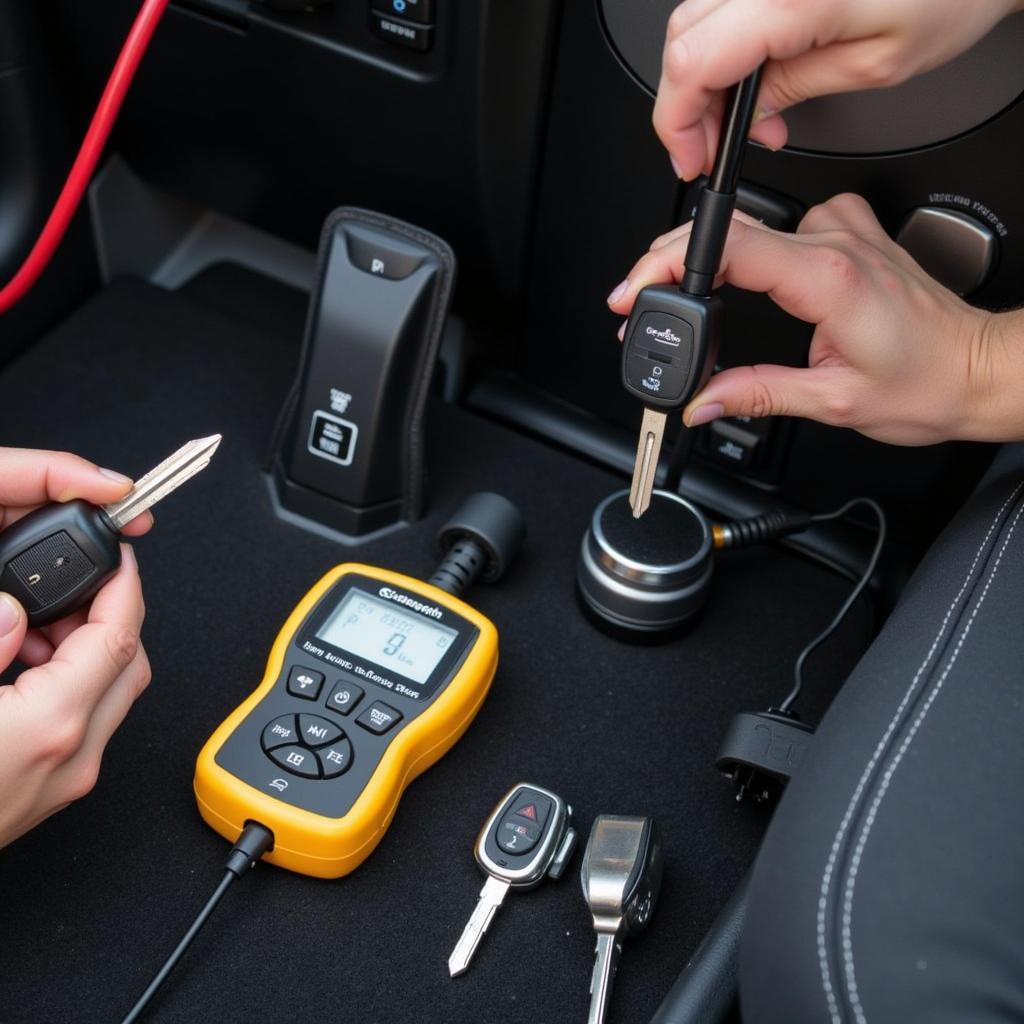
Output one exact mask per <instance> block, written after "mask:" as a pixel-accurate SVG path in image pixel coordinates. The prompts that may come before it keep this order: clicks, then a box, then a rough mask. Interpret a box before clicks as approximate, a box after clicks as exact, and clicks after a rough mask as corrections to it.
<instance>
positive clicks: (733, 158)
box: [708, 65, 764, 195]
mask: <svg viewBox="0 0 1024 1024" xmlns="http://www.w3.org/2000/svg"><path fill="white" fill-rule="evenodd" d="M763 71H764V65H761V67H759V68H755V70H754V71H753V72H752V73H751V74H750V75H748V76H747V77H746V78H744V79H743V81H742V82H740V83H739V85H737V86H735V87H734V89H733V91H732V95H731V96H730V97H729V99H730V104H729V114H728V117H726V119H725V122H724V123H723V125H722V141H721V142H720V143H719V146H718V155H717V157H716V159H715V166H714V167H713V168H712V170H711V180H710V181H709V182H708V188H710V189H711V190H712V191H713V192H726V193H732V194H733V195H735V194H736V188H737V186H738V185H739V183H740V168H741V167H742V166H743V147H744V146H745V145H746V142H747V136H748V135H749V134H750V126H751V125H752V124H753V122H754V111H755V109H756V104H757V94H758V92H759V91H760V89H761V74H762V72H763Z"/></svg>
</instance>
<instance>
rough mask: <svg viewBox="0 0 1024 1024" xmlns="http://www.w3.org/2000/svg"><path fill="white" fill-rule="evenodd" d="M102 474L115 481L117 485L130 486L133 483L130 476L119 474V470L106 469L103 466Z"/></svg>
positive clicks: (101, 468)
mask: <svg viewBox="0 0 1024 1024" xmlns="http://www.w3.org/2000/svg"><path fill="white" fill-rule="evenodd" d="M100 474H101V475H102V476H105V477H106V478H107V479H108V480H113V481H115V483H119V484H130V483H131V482H132V478H131V477H130V476H125V475H124V473H118V472H117V470H114V469H104V468H103V467H102V466H101V467H100Z"/></svg>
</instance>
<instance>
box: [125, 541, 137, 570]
mask: <svg viewBox="0 0 1024 1024" xmlns="http://www.w3.org/2000/svg"><path fill="white" fill-rule="evenodd" d="M121 561H122V562H124V563H125V564H126V565H127V566H128V568H129V569H134V570H135V571H136V572H138V571H139V560H138V559H137V558H136V557H135V548H133V547H132V546H131V544H122V545H121Z"/></svg>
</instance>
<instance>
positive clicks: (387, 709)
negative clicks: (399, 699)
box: [356, 700, 402, 736]
mask: <svg viewBox="0 0 1024 1024" xmlns="http://www.w3.org/2000/svg"><path fill="white" fill-rule="evenodd" d="M401 720H402V712H401V711H396V710H395V709H394V708H393V707H391V705H389V704H385V703H384V701H382V700H375V701H374V702H373V703H372V704H371V705H370V706H369V707H368V708H367V709H366V710H365V711H364V712H363V713H362V714H361V715H360V716H359V717H358V718H357V719H356V722H357V723H358V724H359V725H361V726H362V727H363V728H364V729H366V730H367V731H368V732H372V733H375V734H376V735H378V736H382V735H383V734H384V733H386V732H387V731H388V730H389V729H392V728H394V726H396V725H397V724H398V723H399V722H400V721H401Z"/></svg>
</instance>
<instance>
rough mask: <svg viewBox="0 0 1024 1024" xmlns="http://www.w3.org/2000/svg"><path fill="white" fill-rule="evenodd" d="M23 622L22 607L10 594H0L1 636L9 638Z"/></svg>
mask: <svg viewBox="0 0 1024 1024" xmlns="http://www.w3.org/2000/svg"><path fill="white" fill-rule="evenodd" d="M20 621H21V606H20V605H19V604H18V602H17V601H15V600H14V598H13V597H11V595H10V594H0V636H7V634H8V633H10V632H11V630H12V629H14V627H15V626H17V625H18V623H19V622H20Z"/></svg>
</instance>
